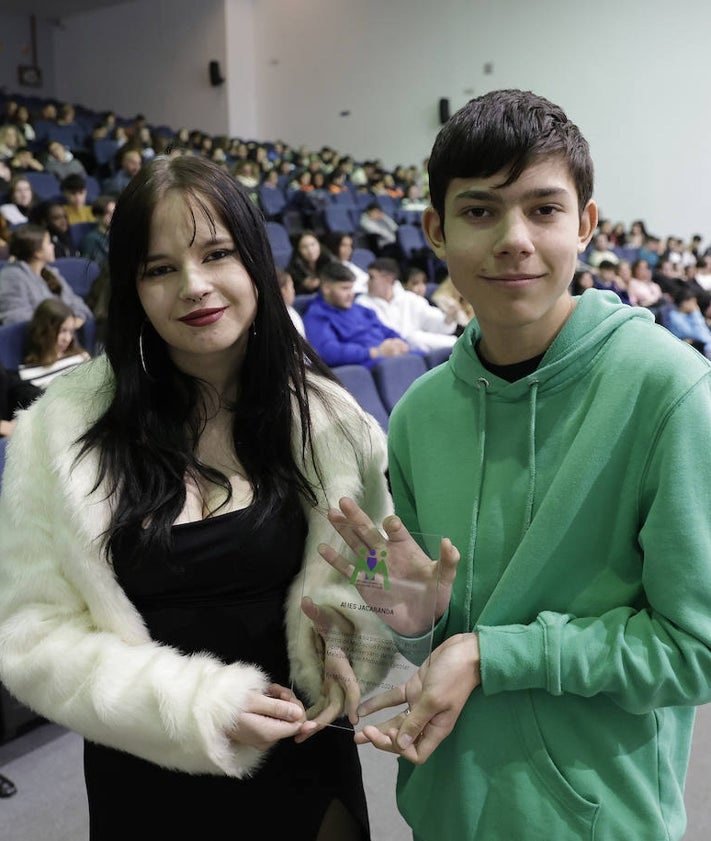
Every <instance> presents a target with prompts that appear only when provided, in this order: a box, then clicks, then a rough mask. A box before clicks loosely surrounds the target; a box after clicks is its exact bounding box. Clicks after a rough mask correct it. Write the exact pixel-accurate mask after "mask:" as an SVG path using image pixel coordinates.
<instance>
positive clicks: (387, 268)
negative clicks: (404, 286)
mask: <svg viewBox="0 0 711 841" xmlns="http://www.w3.org/2000/svg"><path fill="white" fill-rule="evenodd" d="M370 269H374V270H375V271H376V272H386V273H387V274H392V275H395V277H396V278H398V279H399V277H400V266H399V265H398V262H397V260H394V259H393V258H392V257H377V258H376V259H375V260H373V261H372V262H371V263H369V264H368V270H370Z"/></svg>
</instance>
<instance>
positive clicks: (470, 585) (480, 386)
mask: <svg viewBox="0 0 711 841" xmlns="http://www.w3.org/2000/svg"><path fill="white" fill-rule="evenodd" d="M488 387H489V382H488V380H486V379H484V377H479V379H478V380H477V395H478V401H479V411H478V412H477V416H478V418H479V428H478V429H477V431H476V440H477V441H478V443H479V453H478V455H479V458H478V464H477V474H478V480H479V487H478V488H477V490H476V493H475V494H474V504H473V506H472V527H471V532H470V534H469V546H470V547H471V550H470V551H471V559H472V562H471V563H469V564H467V566H466V570H467V581H466V589H465V593H464V599H465V601H464V604H465V605H467V629H470V628H471V627H472V595H473V590H474V549H475V548H476V538H477V530H478V528H479V503H480V501H481V486H482V482H483V480H484V454H485V453H486V390H487V388H488Z"/></svg>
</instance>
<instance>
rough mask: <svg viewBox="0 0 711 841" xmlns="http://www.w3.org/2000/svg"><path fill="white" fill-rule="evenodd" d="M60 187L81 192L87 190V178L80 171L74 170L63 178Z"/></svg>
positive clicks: (67, 190) (68, 191)
mask: <svg viewBox="0 0 711 841" xmlns="http://www.w3.org/2000/svg"><path fill="white" fill-rule="evenodd" d="M59 188H60V189H61V190H62V192H67V193H81V191H82V190H86V178H84V176H83V175H80V174H79V173H78V172H72V173H71V174H70V175H66V176H65V177H64V178H62V180H61V182H60V184H59Z"/></svg>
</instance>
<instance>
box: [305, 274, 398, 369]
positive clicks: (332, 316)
mask: <svg viewBox="0 0 711 841" xmlns="http://www.w3.org/2000/svg"><path fill="white" fill-rule="evenodd" d="M319 277H320V282H321V283H320V289H319V291H318V294H317V295H316V298H315V299H314V300H313V301H312V302H311V304H309V307H308V309H307V310H306V314H305V315H304V327H305V328H306V338H307V339H308V340H309V342H310V343H311V345H312V347H313V348H314V349H315V350H316V351H317V352H318V354H319V355H320V357H321V359H323V361H324V362H325V363H326V365H329V366H330V367H332V368H333V367H336V366H338V365H365V366H366V367H368V368H371V367H372V366H373V365H374V364H375V362H376V361H377V360H378V359H380V358H381V357H383V356H402V355H403V354H405V353H410V346H409V344H408V343H407V342H406V341H405V339H403V337H402V336H401V335H400V334H399V333H398V332H397V331H396V330H392V329H391V328H390V327H387V326H386V325H385V324H383V322H382V321H381V320H380V319H379V318H378V316H377V314H376V313H375V312H374V311H373V310H372V309H368V308H367V307H362V306H360V305H359V304H356V303H355V290H354V289H353V286H354V283H355V278H354V276H353V272H352V271H351V270H350V269H349V268H348V267H347V266H344V265H343V263H341V262H339V261H338V260H331V261H330V262H328V263H327V264H326V265H324V266H323V267H322V268H321V270H320V272H319Z"/></svg>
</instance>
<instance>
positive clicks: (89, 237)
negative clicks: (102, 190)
mask: <svg viewBox="0 0 711 841" xmlns="http://www.w3.org/2000/svg"><path fill="white" fill-rule="evenodd" d="M115 208H116V199H115V198H114V197H113V196H109V195H100V196H97V198H96V199H95V200H94V201H93V202H92V205H91V212H92V213H93V214H94V218H95V219H96V220H97V222H96V227H95V228H92V230H90V231H89V232H88V233H86V234H84V237H83V238H82V241H81V246H80V251H81V254H82V256H83V257H87V258H88V259H89V260H94V262H96V263H104V262H105V261H106V260H108V258H109V225H110V224H111V219H112V217H113V215H114V209H115Z"/></svg>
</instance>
